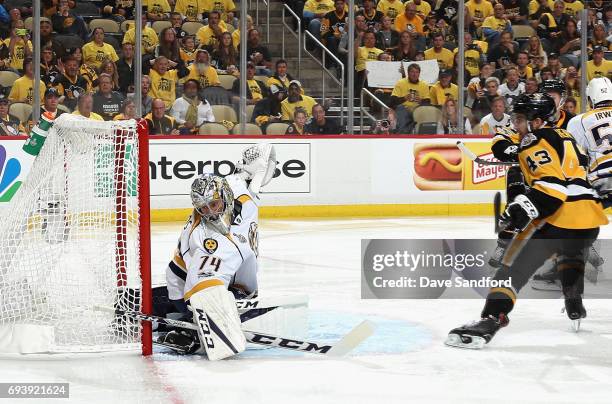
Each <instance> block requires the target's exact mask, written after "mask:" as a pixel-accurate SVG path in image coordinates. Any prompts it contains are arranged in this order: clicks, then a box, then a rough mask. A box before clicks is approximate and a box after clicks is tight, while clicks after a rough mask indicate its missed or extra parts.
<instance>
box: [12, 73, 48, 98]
mask: <svg viewBox="0 0 612 404" xmlns="http://www.w3.org/2000/svg"><path fill="white" fill-rule="evenodd" d="M33 87H34V80H32V79H31V78H29V77H27V76H23V77H20V78H18V79H17V80H15V82H14V83H13V87H11V92H10V93H9V96H8V99H9V100H10V101H11V102H25V103H26V104H32V100H33V99H34V89H33ZM46 90H47V86H45V83H44V82H43V81H42V80H41V81H40V102H41V104H42V102H43V101H44V99H45V91H46Z"/></svg>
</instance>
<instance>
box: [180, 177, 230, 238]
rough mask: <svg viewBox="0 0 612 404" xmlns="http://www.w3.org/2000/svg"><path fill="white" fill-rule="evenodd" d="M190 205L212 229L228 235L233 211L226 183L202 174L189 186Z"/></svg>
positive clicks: (228, 187) (223, 180) (220, 178)
mask: <svg viewBox="0 0 612 404" xmlns="http://www.w3.org/2000/svg"><path fill="white" fill-rule="evenodd" d="M191 203H192V204H193V208H194V209H195V211H196V212H197V213H198V214H200V216H202V219H204V221H205V222H206V223H207V224H209V225H210V226H211V227H212V228H213V229H215V230H216V231H218V232H219V233H221V234H228V233H229V231H230V225H231V223H232V212H233V210H234V194H233V193H232V189H231V188H230V186H229V184H228V183H227V181H226V180H225V179H224V178H222V177H219V176H216V175H213V174H202V175H201V176H199V177H198V178H196V179H195V180H194V181H193V184H191Z"/></svg>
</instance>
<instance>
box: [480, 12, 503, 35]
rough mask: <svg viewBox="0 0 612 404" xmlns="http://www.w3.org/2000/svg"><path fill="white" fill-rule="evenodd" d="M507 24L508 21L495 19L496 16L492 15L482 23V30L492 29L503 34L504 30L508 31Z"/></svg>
mask: <svg viewBox="0 0 612 404" xmlns="http://www.w3.org/2000/svg"><path fill="white" fill-rule="evenodd" d="M507 24H508V21H507V20H504V19H503V18H495V16H492V15H490V16H488V17H487V18H485V20H484V22H483V23H482V28H491V29H494V30H495V31H499V32H502V31H503V30H504V29H506V25H507Z"/></svg>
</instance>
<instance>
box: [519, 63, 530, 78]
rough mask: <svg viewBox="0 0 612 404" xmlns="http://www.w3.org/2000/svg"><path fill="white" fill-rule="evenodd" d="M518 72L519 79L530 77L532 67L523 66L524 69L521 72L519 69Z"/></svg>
mask: <svg viewBox="0 0 612 404" xmlns="http://www.w3.org/2000/svg"><path fill="white" fill-rule="evenodd" d="M518 73H519V77H520V78H521V79H530V78H532V77H533V69H532V68H531V66H525V70H524V71H522V72H521V70H520V69H519V70H518Z"/></svg>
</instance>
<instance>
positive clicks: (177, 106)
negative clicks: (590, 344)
mask: <svg viewBox="0 0 612 404" xmlns="http://www.w3.org/2000/svg"><path fill="white" fill-rule="evenodd" d="M199 93H200V83H199V82H198V81H197V80H193V79H189V80H187V81H186V82H185V84H184V85H183V96H182V97H179V98H177V99H176V101H174V104H173V105H172V109H171V111H170V115H172V116H173V117H174V119H175V120H176V122H177V123H178V125H179V132H180V133H181V134H182V135H184V134H193V133H197V131H198V128H199V127H200V125H202V124H203V123H205V122H215V115H214V114H213V111H212V107H211V106H210V104H209V103H208V101H206V100H204V101H202V100H201V99H200V96H199V95H198V94H199Z"/></svg>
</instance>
